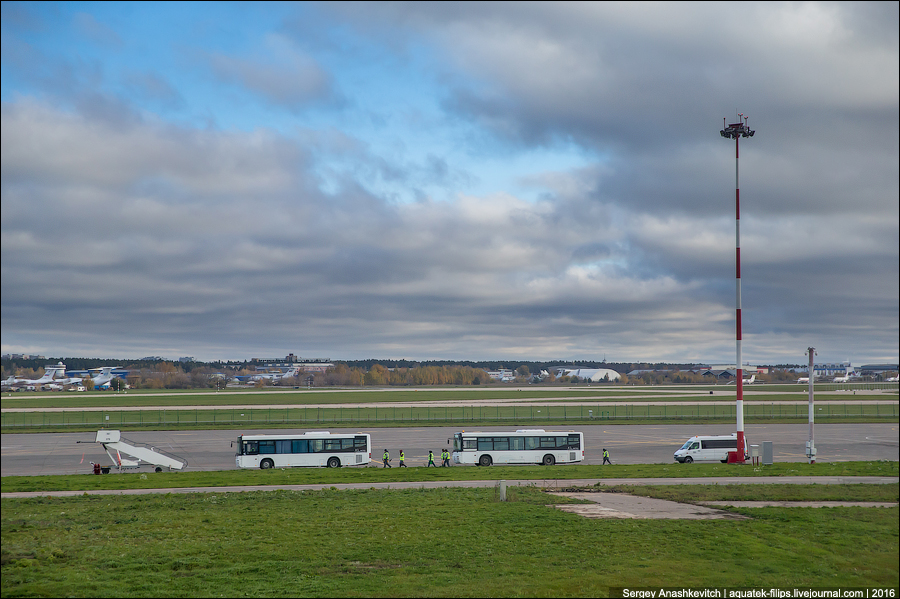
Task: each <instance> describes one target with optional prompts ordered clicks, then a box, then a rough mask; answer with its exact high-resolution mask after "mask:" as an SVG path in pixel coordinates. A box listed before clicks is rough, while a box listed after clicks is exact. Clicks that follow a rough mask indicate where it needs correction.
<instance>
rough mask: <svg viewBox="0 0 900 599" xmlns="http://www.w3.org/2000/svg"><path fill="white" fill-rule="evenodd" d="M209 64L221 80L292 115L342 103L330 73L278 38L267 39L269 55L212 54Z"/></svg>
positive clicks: (267, 53) (285, 39)
mask: <svg viewBox="0 0 900 599" xmlns="http://www.w3.org/2000/svg"><path fill="white" fill-rule="evenodd" d="M208 61H209V66H210V68H211V69H212V72H213V74H214V75H215V76H216V77H217V78H219V79H220V80H222V81H226V82H229V83H236V84H238V85H240V86H242V87H244V88H246V89H247V90H249V91H250V92H252V93H254V94H257V95H259V96H261V97H262V98H265V100H266V101H267V102H269V103H271V104H273V105H275V106H280V107H282V108H287V109H288V110H291V111H299V110H303V109H305V108H308V107H309V106H310V105H317V104H340V102H341V98H340V95H339V94H338V92H337V90H336V89H335V87H334V82H333V80H332V77H331V76H330V75H329V74H328V72H327V71H325V70H324V69H323V68H322V67H321V66H320V65H319V64H318V63H317V61H316V60H314V59H313V58H312V57H310V56H309V55H307V54H305V53H303V52H301V51H300V50H299V49H298V48H297V47H296V46H295V45H294V44H292V43H291V42H290V41H289V40H288V39H287V38H284V37H282V36H279V35H275V34H272V35H270V36H269V37H268V39H267V43H266V51H265V52H264V53H263V54H262V55H260V56H257V57H253V58H241V57H236V56H230V55H227V54H221V53H213V54H210V55H209V56H208Z"/></svg>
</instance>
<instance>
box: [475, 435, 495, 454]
mask: <svg viewBox="0 0 900 599" xmlns="http://www.w3.org/2000/svg"><path fill="white" fill-rule="evenodd" d="M493 449H494V438H493V437H478V451H492V450H493Z"/></svg>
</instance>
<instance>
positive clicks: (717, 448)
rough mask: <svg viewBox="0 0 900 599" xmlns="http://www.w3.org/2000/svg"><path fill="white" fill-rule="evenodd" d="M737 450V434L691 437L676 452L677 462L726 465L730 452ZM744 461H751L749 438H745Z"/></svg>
mask: <svg viewBox="0 0 900 599" xmlns="http://www.w3.org/2000/svg"><path fill="white" fill-rule="evenodd" d="M735 450H737V433H732V434H730V435H718V436H697V437H691V438H690V439H688V440H687V441H686V442H685V444H684V445H682V446H681V449H679V450H678V451H676V452H675V461H676V462H682V463H684V464H690V463H691V462H717V461H718V462H722V463H723V464H724V463H726V462H728V452H729V451H735ZM744 459H745V460H747V459H750V454H749V452H748V447H747V437H744Z"/></svg>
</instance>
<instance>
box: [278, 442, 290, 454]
mask: <svg viewBox="0 0 900 599" xmlns="http://www.w3.org/2000/svg"><path fill="white" fill-rule="evenodd" d="M275 453H293V452H292V451H291V442H290V441H275Z"/></svg>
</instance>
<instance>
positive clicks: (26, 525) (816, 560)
mask: <svg viewBox="0 0 900 599" xmlns="http://www.w3.org/2000/svg"><path fill="white" fill-rule="evenodd" d="M97 478H100V477H97ZM692 489H693V488H683V489H682V491H683V492H685V493H691V492H692ZM717 490H718V492H721V493H729V492H730V491H727V490H726V488H722V489H717ZM676 491H677V489H676V490H672V491H669V492H672V493H674V492H676ZM820 491H821V489H819V488H818V486H817V485H816V486H812V490H807V489H803V490H802V491H801V490H800V489H798V488H797V487H795V486H790V488H789V489H784V490H781V491H777V492H778V493H779V494H780V496H781V497H783V498H793V497H795V496H796V497H801V496H802V497H803V498H806V497H808V496H809V495H810V494H813V495H815V494H817V493H819V492H820ZM845 492H846V493H847V494H848V495H850V497H846V499H853V498H854V497H852V496H853V495H855V494H856V493H859V495H867V494H868V493H869V490H868V489H862V488H858V487H855V486H854V488H849V489H846V490H845ZM894 493H895V494H896V487H894ZM509 497H510V499H511V501H508V502H500V501H498V498H497V495H496V492H495V491H494V490H493V489H435V490H403V491H395V490H390V491H389V490H361V491H334V490H324V491H304V492H288V491H282V492H248V493H224V494H221V493H219V494H217V493H199V494H191V495H151V496H120V497H114V498H111V497H98V496H88V497H77V498H66V499H52V498H40V499H24V500H11V499H4V500H2V559H0V563H2V596H3V597H25V596H32V597H33V596H72V597H88V596H89V597H102V596H107V597H199V596H202V597H209V596H228V597H236V596H311V597H346V596H377V597H386V596H391V597H397V596H435V597H437V596H444V597H486V596H504V597H509V596H528V597H559V596H582V597H602V596H607V595H608V594H609V589H610V588H615V587H632V588H633V587H635V586H640V587H656V588H659V587H678V588H681V587H694V588H696V587H714V588H720V589H721V588H739V587H743V588H746V587H754V588H766V589H769V588H804V589H805V588H836V587H843V588H847V587H860V588H871V587H880V588H889V589H897V586H898V568H897V559H898V530H900V522H898V509H897V508H830V509H807V508H789V509H788V508H762V509H742V510H735V511H738V512H740V513H742V514H745V515H748V516H750V517H751V519H750V520H743V521H733V520H712V521H678V520H588V519H584V518H582V517H580V516H577V515H574V514H568V513H563V512H560V511H557V510H554V509H552V508H550V507H547V506H548V504H553V503H556V502H560V501H563V500H561V499H559V498H556V497H553V496H549V495H547V494H545V493H543V492H541V491H540V490H538V489H535V488H528V487H525V488H515V489H510V493H509Z"/></svg>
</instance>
